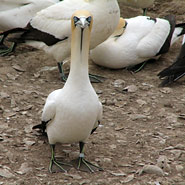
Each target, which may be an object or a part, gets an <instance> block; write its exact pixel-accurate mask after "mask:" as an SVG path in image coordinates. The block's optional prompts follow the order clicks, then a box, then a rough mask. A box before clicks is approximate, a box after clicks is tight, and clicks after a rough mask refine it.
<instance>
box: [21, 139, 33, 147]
mask: <svg viewBox="0 0 185 185" xmlns="http://www.w3.org/2000/svg"><path fill="white" fill-rule="evenodd" d="M23 142H24V143H25V144H26V145H27V146H32V145H34V144H35V141H31V140H29V138H25V139H23Z"/></svg>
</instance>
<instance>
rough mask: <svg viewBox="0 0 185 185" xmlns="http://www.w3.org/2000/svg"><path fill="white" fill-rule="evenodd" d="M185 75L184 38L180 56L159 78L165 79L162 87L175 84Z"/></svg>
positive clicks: (184, 38)
mask: <svg viewBox="0 0 185 185" xmlns="http://www.w3.org/2000/svg"><path fill="white" fill-rule="evenodd" d="M184 75H185V36H184V37H183V41H182V47H181V49H180V52H179V55H178V57H177V58H176V60H175V62H174V63H173V64H172V65H170V66H169V67H167V68H166V69H164V70H162V71H161V72H160V73H159V74H158V76H159V77H160V78H162V79H163V78H164V79H163V81H162V83H161V84H160V86H166V85H168V84H170V83H173V82H175V81H177V80H179V79H180V78H182V77H183V76H184Z"/></svg>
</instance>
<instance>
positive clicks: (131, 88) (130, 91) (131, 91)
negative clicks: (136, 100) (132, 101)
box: [123, 85, 137, 93]
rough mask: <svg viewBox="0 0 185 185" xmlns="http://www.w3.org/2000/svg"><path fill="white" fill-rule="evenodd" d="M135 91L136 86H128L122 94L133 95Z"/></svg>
mask: <svg viewBox="0 0 185 185" xmlns="http://www.w3.org/2000/svg"><path fill="white" fill-rule="evenodd" d="M136 91H137V86H136V85H129V86H127V87H125V88H124V89H123V92H129V93H134V92H136Z"/></svg>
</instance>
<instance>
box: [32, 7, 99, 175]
mask: <svg viewBox="0 0 185 185" xmlns="http://www.w3.org/2000/svg"><path fill="white" fill-rule="evenodd" d="M92 23H93V17H92V15H91V14H90V13H89V12H88V11H86V10H79V11H77V12H75V13H74V14H73V16H72V18H71V31H72V36H71V64H70V65H71V66H70V73H69V77H68V79H67V81H66V83H65V85H64V87H63V88H62V89H58V90H55V91H53V92H52V93H51V94H49V96H48V98H47V100H46V103H45V106H44V109H43V113H42V124H41V125H37V126H35V127H33V128H42V129H43V131H44V130H46V132H47V135H48V139H49V144H50V145H51V149H52V156H51V162H50V166H49V170H50V172H52V166H53V164H55V165H57V166H58V167H59V168H60V169H61V170H63V171H66V170H65V169H64V167H63V166H62V164H61V162H60V163H59V162H57V161H56V159H55V154H54V147H55V144H56V143H58V142H59V143H74V142H79V144H80V155H79V159H78V169H80V168H81V166H82V164H83V165H85V166H86V167H87V169H88V170H89V171H90V172H93V171H94V169H93V168H98V169H101V168H99V167H97V166H95V165H93V164H91V163H90V162H88V161H86V160H85V158H84V144H85V142H86V140H87V139H88V137H89V136H90V134H91V132H93V131H94V129H95V128H96V127H97V125H98V122H99V121H100V119H101V117H102V104H101V102H100V101H99V99H98V96H97V94H96V92H95V90H94V89H93V87H92V85H91V83H90V80H89V76H88V55H89V44H90V33H91V28H92ZM61 50H62V48H61Z"/></svg>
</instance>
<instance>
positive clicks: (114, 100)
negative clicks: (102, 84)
mask: <svg viewBox="0 0 185 185" xmlns="http://www.w3.org/2000/svg"><path fill="white" fill-rule="evenodd" d="M116 102H117V100H116V99H113V100H110V99H108V100H106V103H105V104H106V105H108V106H110V105H115V104H116Z"/></svg>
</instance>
